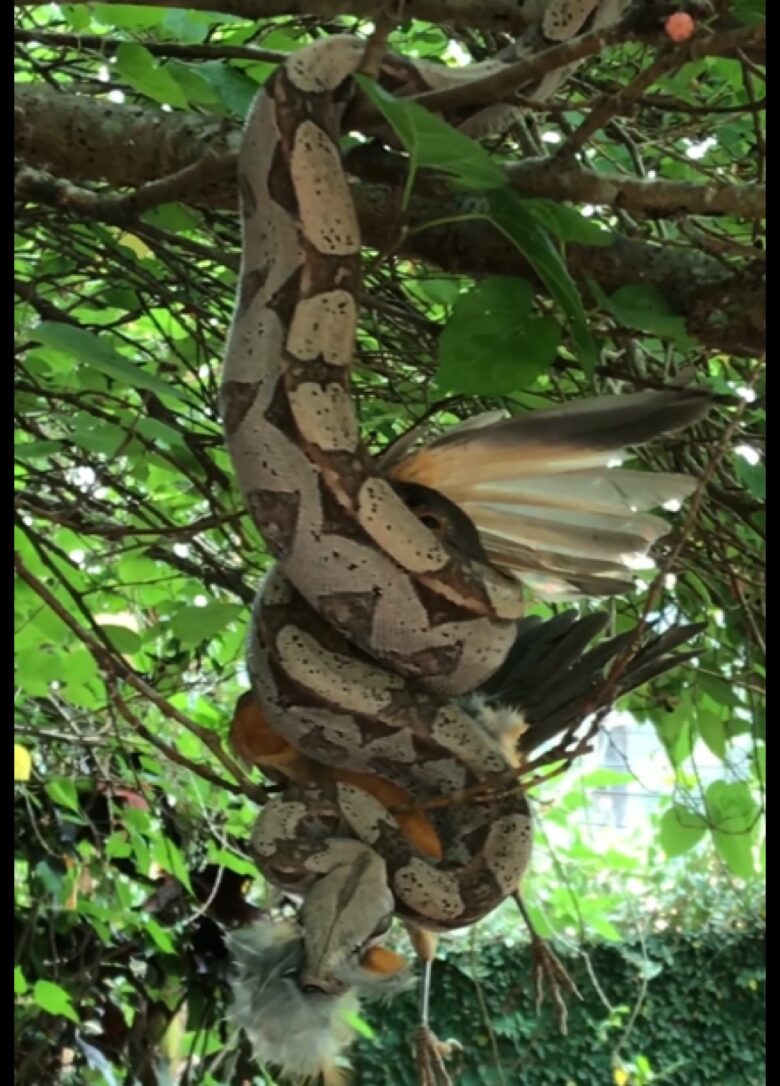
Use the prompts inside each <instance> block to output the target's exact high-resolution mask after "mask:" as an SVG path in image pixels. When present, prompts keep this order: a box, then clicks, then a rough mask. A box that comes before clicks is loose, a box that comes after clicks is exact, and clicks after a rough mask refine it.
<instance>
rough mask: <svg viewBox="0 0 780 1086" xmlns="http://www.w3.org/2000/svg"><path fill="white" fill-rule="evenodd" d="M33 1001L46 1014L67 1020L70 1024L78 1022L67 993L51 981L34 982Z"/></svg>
mask: <svg viewBox="0 0 780 1086" xmlns="http://www.w3.org/2000/svg"><path fill="white" fill-rule="evenodd" d="M33 1001H34V1003H35V1004H36V1005H37V1006H38V1007H40V1008H41V1010H42V1011H46V1013H47V1014H53V1015H54V1016H55V1017H57V1018H69V1019H70V1020H71V1022H78V1021H79V1016H78V1015H77V1014H76V1011H75V1010H74V1008H73V1003H72V1001H71V997H70V995H69V993H68V992H66V991H65V989H64V988H61V987H60V986H59V984H55V983H54V982H53V981H51V980H37V981H36V982H35V987H34V988H33Z"/></svg>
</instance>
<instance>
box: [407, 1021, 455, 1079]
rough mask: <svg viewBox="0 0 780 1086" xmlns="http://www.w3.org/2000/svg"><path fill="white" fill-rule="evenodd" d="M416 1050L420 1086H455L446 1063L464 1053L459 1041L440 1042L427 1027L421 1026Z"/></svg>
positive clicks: (418, 1031) (416, 1039)
mask: <svg viewBox="0 0 780 1086" xmlns="http://www.w3.org/2000/svg"><path fill="white" fill-rule="evenodd" d="M415 1050H416V1055H417V1070H418V1073H419V1077H420V1086H453V1081H452V1078H451V1077H450V1073H449V1071H448V1070H447V1068H446V1066H445V1063H444V1061H445V1060H447V1059H449V1058H450V1057H451V1056H452V1055H454V1054H455V1053H456V1052H460V1051H462V1045H461V1044H459V1042H458V1041H453V1040H449V1041H440V1040H439V1038H438V1037H437V1036H436V1034H435V1033H433V1031H432V1030H430V1029H429V1028H428V1027H427V1026H420V1028H419V1029H418V1030H417V1034H416V1036H415Z"/></svg>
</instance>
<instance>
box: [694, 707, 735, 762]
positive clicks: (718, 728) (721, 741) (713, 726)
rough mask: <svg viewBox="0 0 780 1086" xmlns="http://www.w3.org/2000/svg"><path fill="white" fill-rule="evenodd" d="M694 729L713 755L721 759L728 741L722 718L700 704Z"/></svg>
mask: <svg viewBox="0 0 780 1086" xmlns="http://www.w3.org/2000/svg"><path fill="white" fill-rule="evenodd" d="M696 729H697V731H698V733H699V735H700V736H701V737H702V739H703V740H704V742H705V743H706V744H707V746H708V747H709V749H710V750H711V751H712V753H713V754H714V755H715V757H716V758H720V759H721V760H722V759H723V757H724V756H725V754H726V744H727V742H728V736H727V734H726V722H725V721H724V719H723V718H722V717H721V716H720V715H719V714H718V713H714V712H710V711H709V710H707V709H704V708H702V707H701V706H700V707H699V708H698V709H697V710H696Z"/></svg>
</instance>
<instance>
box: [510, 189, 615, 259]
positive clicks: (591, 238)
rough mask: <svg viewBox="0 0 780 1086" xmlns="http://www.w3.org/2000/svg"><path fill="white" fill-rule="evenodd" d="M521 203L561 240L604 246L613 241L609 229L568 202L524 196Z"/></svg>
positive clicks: (612, 235)
mask: <svg viewBox="0 0 780 1086" xmlns="http://www.w3.org/2000/svg"><path fill="white" fill-rule="evenodd" d="M523 204H524V205H525V207H526V208H527V209H528V211H530V212H531V213H532V214H533V215H535V216H536V217H537V219H538V220H539V223H540V225H542V226H543V227H544V228H545V229H546V230H547V231H548V232H549V233H550V234H554V235H555V236H556V237H558V238H559V239H560V240H561V241H563V242H573V243H575V244H577V245H592V246H595V247H604V246H606V245H611V244H612V243H613V241H614V234H613V233H612V232H611V231H610V230H606V229H604V228H603V227H602V226H600V225H599V224H598V223H597V222H594V221H593V219H590V218H587V217H586V216H585V215H583V214H582V213H581V212H579V211H577V210H576V208H573V207H570V206H569V205H568V204H558V203H555V201H554V200H541V199H538V198H536V197H525V198H524V200H523Z"/></svg>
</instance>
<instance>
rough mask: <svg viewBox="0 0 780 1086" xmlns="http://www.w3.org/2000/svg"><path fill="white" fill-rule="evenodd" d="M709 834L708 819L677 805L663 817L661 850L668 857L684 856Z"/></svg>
mask: <svg viewBox="0 0 780 1086" xmlns="http://www.w3.org/2000/svg"><path fill="white" fill-rule="evenodd" d="M706 832H707V819H706V818H704V817H703V815H700V814H699V813H698V812H697V811H691V810H689V809H688V808H687V807H682V806H680V805H679V804H677V803H675V804H674V805H673V806H672V807H670V808H669V810H668V811H664V813H663V815H662V816H661V826H660V839H661V848H662V849H663V850H664V852H665V853H666V855H667V856H682V854H683V853H684V852H688V851H689V849H692V848H693V847H694V846H695V845H697V844H698V843H699V841H701V839H702V837H703V836H704V834H705V833H706Z"/></svg>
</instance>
